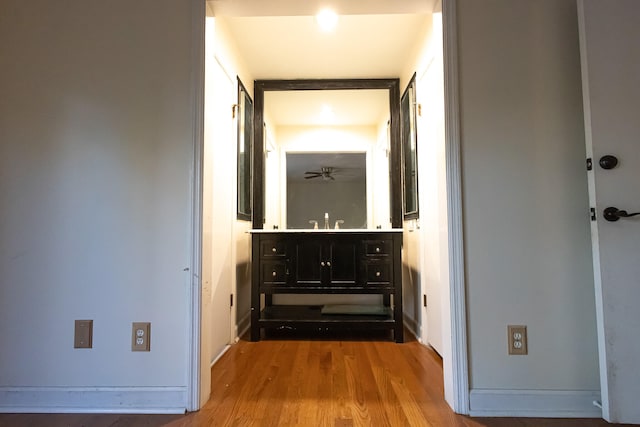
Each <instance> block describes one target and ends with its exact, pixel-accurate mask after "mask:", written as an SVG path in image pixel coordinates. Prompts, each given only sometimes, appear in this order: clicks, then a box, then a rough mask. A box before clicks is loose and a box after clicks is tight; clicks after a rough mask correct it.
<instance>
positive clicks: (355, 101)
mask: <svg viewBox="0 0 640 427" xmlns="http://www.w3.org/2000/svg"><path fill="white" fill-rule="evenodd" d="M264 104H265V106H266V108H267V110H268V114H269V119H270V120H271V122H272V126H274V127H277V126H296V125H297V126H301V125H304V126H354V125H355V126H371V125H378V124H380V123H381V121H383V120H386V119H387V118H388V117H389V91H387V90H315V91H310V90H309V91H287V92H265V95H264ZM327 107H328V108H330V110H331V114H327V113H326V112H325V110H326V108H327Z"/></svg>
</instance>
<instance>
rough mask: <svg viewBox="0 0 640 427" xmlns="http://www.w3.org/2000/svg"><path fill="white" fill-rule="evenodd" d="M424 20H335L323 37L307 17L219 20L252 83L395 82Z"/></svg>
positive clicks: (383, 17)
mask: <svg viewBox="0 0 640 427" xmlns="http://www.w3.org/2000/svg"><path fill="white" fill-rule="evenodd" d="M428 16H429V15H427V14H420V15H416V14H394V15H346V16H344V15H343V16H340V17H339V19H338V25H337V27H336V29H335V30H334V32H331V33H325V32H323V31H321V30H320V29H319V28H318V26H317V25H316V22H315V18H314V17H313V16H311V15H309V16H267V17H240V18H234V17H230V18H221V19H222V20H224V21H225V23H226V24H227V25H228V28H229V30H230V32H231V35H232V37H233V40H234V42H235V44H236V47H237V49H238V51H239V52H240V54H241V57H242V58H243V61H244V63H245V64H246V66H247V68H248V69H249V70H250V72H251V74H252V75H253V77H254V78H255V79H256V80H261V79H319V78H387V77H398V76H400V73H401V72H402V71H403V70H404V67H406V65H407V60H408V59H409V57H410V54H411V53H412V52H413V51H415V49H416V45H417V43H418V42H419V41H420V40H418V39H417V37H416V34H424V33H425V29H426V26H427V25H428V22H427V19H428Z"/></svg>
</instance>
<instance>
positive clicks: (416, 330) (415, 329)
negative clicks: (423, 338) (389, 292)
mask: <svg viewBox="0 0 640 427" xmlns="http://www.w3.org/2000/svg"><path fill="white" fill-rule="evenodd" d="M402 318H403V320H404V326H405V327H406V328H407V329H409V331H410V332H411V333H412V334H413V335H415V336H416V337H419V336H420V324H419V323H418V322H417V321H416V320H415V319H413V318H412V317H409V316H408V315H407V313H403V315H402Z"/></svg>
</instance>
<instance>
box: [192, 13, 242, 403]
mask: <svg viewBox="0 0 640 427" xmlns="http://www.w3.org/2000/svg"><path fill="white" fill-rule="evenodd" d="M211 28H212V27H211V26H207V33H206V34H207V43H206V45H205V49H206V53H207V55H206V62H205V117H204V119H205V121H204V151H203V182H202V191H203V197H202V232H203V235H202V299H201V304H202V306H201V322H200V325H201V367H200V384H201V386H200V387H201V389H200V401H201V405H202V404H204V403H205V402H206V401H207V400H208V397H209V393H210V390H211V363H212V362H213V361H214V360H215V359H216V358H217V357H218V356H219V355H220V354H221V353H222V351H223V350H224V349H225V348H226V346H227V345H228V344H229V343H230V340H231V326H232V322H231V315H232V312H231V306H230V295H231V292H232V291H231V290H232V284H233V279H234V277H233V275H232V271H233V265H234V261H233V258H232V256H233V254H232V248H233V225H234V218H235V197H234V195H233V187H232V186H230V185H229V180H230V177H231V176H234V175H233V174H234V173H235V171H234V170H233V169H232V167H230V166H229V165H235V162H234V159H235V156H236V152H235V141H234V138H233V117H232V110H231V106H232V105H233V104H234V102H235V82H234V80H232V79H230V78H229V76H227V74H226V73H225V71H224V69H223V68H222V66H221V65H220V64H219V63H218V61H217V60H216V59H215V57H214V55H213V53H212V51H211V49H212V48H213V43H212V42H211V40H210V37H211V33H212V32H210V31H209V30H210V29H211Z"/></svg>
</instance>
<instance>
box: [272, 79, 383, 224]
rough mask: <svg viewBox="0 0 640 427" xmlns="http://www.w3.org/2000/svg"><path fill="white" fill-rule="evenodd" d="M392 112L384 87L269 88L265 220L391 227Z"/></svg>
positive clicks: (280, 222) (274, 222)
mask: <svg viewBox="0 0 640 427" xmlns="http://www.w3.org/2000/svg"><path fill="white" fill-rule="evenodd" d="M389 119H390V110H389V90H388V89H371V90H364V89H360V90H321V91H319V90H296V91H271V92H266V93H265V96H264V121H265V122H266V123H267V124H268V126H267V131H266V132H267V134H266V136H265V140H266V156H265V158H264V169H265V174H264V176H265V179H264V194H265V195H267V197H266V200H265V206H264V209H265V227H266V228H279V229H284V228H295V229H300V228H313V227H314V225H315V223H314V222H313V221H317V222H318V226H319V228H324V214H325V213H328V214H329V228H335V225H336V221H344V223H339V227H340V228H342V229H364V228H369V229H375V228H384V229H387V228H390V227H391V222H390V217H389V211H390V205H391V203H390V182H389V164H390V163H389V152H390V143H389V140H390V133H389V126H388V123H389ZM307 172H308V173H307ZM310 221H311V222H310Z"/></svg>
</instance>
